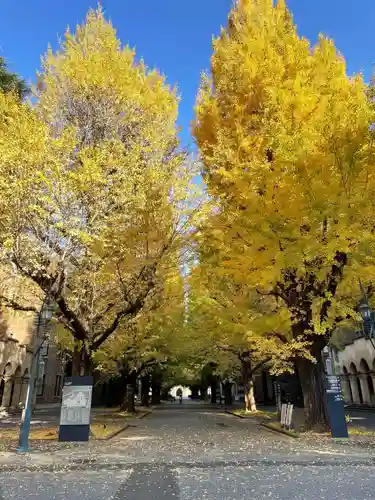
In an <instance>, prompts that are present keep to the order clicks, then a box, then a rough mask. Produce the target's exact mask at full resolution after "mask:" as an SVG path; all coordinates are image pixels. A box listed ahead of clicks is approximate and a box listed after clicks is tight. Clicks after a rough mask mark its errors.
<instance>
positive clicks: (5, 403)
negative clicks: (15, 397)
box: [1, 377, 13, 408]
mask: <svg viewBox="0 0 375 500" xmlns="http://www.w3.org/2000/svg"><path fill="white" fill-rule="evenodd" d="M4 382H5V386H4V394H3V400H2V403H1V407H2V408H8V407H9V405H10V398H11V396H12V386H13V379H12V377H5V378H4Z"/></svg>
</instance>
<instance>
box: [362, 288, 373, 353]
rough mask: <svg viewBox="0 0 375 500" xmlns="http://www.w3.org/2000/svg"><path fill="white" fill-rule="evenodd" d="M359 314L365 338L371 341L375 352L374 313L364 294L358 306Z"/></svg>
mask: <svg viewBox="0 0 375 500" xmlns="http://www.w3.org/2000/svg"><path fill="white" fill-rule="evenodd" d="M358 309H359V313H360V315H361V317H362V331H363V333H364V335H365V338H366V339H368V340H370V342H371V344H372V346H373V348H374V350H375V344H374V320H375V318H374V313H373V311H372V309H371V307H370V304H369V303H368V298H367V295H366V294H365V293H363V297H362V299H361V302H360V304H359V306H358Z"/></svg>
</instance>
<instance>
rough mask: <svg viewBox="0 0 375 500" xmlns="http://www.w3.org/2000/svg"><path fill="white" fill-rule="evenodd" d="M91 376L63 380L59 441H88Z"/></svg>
mask: <svg viewBox="0 0 375 500" xmlns="http://www.w3.org/2000/svg"><path fill="white" fill-rule="evenodd" d="M91 397H92V377H69V378H67V379H66V380H65V382H64V387H63V394H62V403H61V414H60V430H59V441H88V439H89V434H90V415H91Z"/></svg>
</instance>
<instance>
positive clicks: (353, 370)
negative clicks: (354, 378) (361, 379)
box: [349, 361, 358, 375]
mask: <svg viewBox="0 0 375 500" xmlns="http://www.w3.org/2000/svg"><path fill="white" fill-rule="evenodd" d="M349 373H351V374H352V375H356V374H357V373H358V371H357V367H356V366H355V364H354V363H353V361H352V362H351V363H350V366H349Z"/></svg>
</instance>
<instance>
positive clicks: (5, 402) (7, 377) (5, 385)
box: [0, 363, 13, 407]
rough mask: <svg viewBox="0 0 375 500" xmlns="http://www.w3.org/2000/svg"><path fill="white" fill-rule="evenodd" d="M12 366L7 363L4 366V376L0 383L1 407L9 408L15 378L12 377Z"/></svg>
mask: <svg viewBox="0 0 375 500" xmlns="http://www.w3.org/2000/svg"><path fill="white" fill-rule="evenodd" d="M12 372H13V369H12V364H11V363H7V364H6V365H5V366H4V370H3V374H2V377H1V381H0V407H8V406H9V399H10V396H11V394H12V385H13V377H12Z"/></svg>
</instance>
